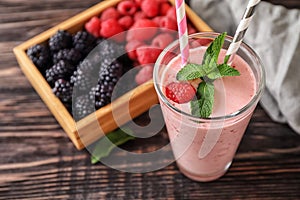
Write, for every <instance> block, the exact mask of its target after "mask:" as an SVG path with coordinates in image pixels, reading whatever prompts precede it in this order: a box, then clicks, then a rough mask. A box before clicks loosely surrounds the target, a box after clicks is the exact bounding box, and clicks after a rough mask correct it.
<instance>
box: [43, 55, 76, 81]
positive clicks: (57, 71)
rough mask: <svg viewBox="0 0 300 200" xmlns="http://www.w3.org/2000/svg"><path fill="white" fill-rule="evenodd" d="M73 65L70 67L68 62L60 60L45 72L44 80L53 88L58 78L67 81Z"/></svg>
mask: <svg viewBox="0 0 300 200" xmlns="http://www.w3.org/2000/svg"><path fill="white" fill-rule="evenodd" d="M74 68H75V67H74V65H71V64H70V63H69V62H68V61H64V60H60V61H59V62H58V63H56V64H54V65H53V66H52V67H51V68H49V69H47V70H46V73H45V78H46V80H47V82H48V83H49V84H50V85H51V86H53V85H54V82H55V81H56V80H58V79H60V78H63V79H66V80H69V79H70V76H71V75H72V74H73V71H74V70H75V69H74Z"/></svg>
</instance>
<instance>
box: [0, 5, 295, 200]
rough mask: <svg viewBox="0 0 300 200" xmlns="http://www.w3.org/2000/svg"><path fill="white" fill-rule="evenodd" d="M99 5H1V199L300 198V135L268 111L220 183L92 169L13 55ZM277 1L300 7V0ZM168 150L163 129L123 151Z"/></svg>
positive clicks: (172, 170) (171, 171)
mask: <svg viewBox="0 0 300 200" xmlns="http://www.w3.org/2000/svg"><path fill="white" fill-rule="evenodd" d="M98 2H99V1H96V0H85V1H80V0H65V1H62V0H41V1H37V0H0V58H1V59H0V118H1V120H0V151H1V154H0V200H10V199H30V200H34V199H300V146H299V141H300V136H299V135H298V134H296V133H295V132H293V131H292V130H291V129H290V128H289V127H288V126H287V125H283V124H278V123H274V122H273V121H272V120H271V119H270V118H269V117H268V116H267V115H266V113H265V112H264V111H263V110H262V109H261V107H258V108H257V109H256V111H255V113H254V116H253V118H252V120H251V123H250V125H249V127H248V129H247V131H246V134H245V136H244V138H243V140H242V142H241V145H240V147H239V149H238V152H237V154H236V156H235V158H234V161H233V164H232V166H231V168H230V169H229V171H228V173H227V174H226V175H225V176H223V177H222V178H221V179H219V180H218V181H215V182H210V183H197V182H194V181H191V180H190V179H187V178H186V177H184V176H183V175H182V174H181V173H180V172H179V171H178V168H177V166H176V164H174V163H172V164H170V165H169V166H167V167H165V168H163V169H160V170H157V171H154V172H149V173H125V172H120V171H118V170H115V169H111V168H109V167H107V166H105V165H103V164H96V165H92V164H91V163H90V153H89V152H88V151H87V150H83V151H78V150H76V148H75V147H74V145H73V144H72V143H71V141H70V140H69V138H68V137H67V135H66V134H65V133H64V132H63V130H62V129H61V127H60V126H59V124H58V123H57V122H56V120H55V119H54V117H53V116H52V115H51V113H50V111H49V110H48V109H47V107H46V106H45V104H44V103H43V102H42V101H41V99H40V97H39V96H38V95H37V93H36V92H35V91H34V90H33V88H32V87H31V85H30V84H29V82H28V80H27V79H26V78H25V76H24V75H23V73H22V72H21V70H20V68H19V66H18V64H17V62H16V59H15V57H14V55H13V53H12V49H13V47H15V46H17V45H18V44H20V43H22V42H24V41H26V40H27V39H29V38H31V37H33V36H35V35H37V34H38V33H41V32H43V31H45V30H47V29H48V28H50V27H52V26H54V25H56V24H58V23H59V22H61V21H63V20H65V19H67V18H69V17H71V16H73V15H75V14H77V13H79V12H80V11H83V10H84V9H86V8H88V7H91V6H93V5H95V4H96V3H98ZM270 2H272V3H276V4H281V5H284V6H286V7H288V8H300V1H299V0H285V1H279V0H278V1H277V0H270ZM156 115H157V116H156V117H159V116H161V114H160V113H159V112H158V113H156ZM148 118H149V117H148V115H147V113H145V114H143V115H141V116H140V117H138V118H137V119H136V122H137V123H139V124H147V122H148V120H149V119H148ZM166 143H168V139H167V135H166V130H165V128H163V129H162V130H161V132H160V134H158V135H157V136H155V137H152V138H149V139H137V140H135V141H130V142H129V143H127V144H125V145H123V148H125V149H128V150H130V151H133V152H148V151H152V150H153V149H157V148H160V147H161V146H163V145H165V144H166ZM113 154H114V156H116V157H117V158H118V159H119V160H125V159H126V158H124V156H122V155H121V154H117V153H113ZM131 165H132V167H138V166H139V162H136V163H131Z"/></svg>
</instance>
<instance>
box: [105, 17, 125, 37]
mask: <svg viewBox="0 0 300 200" xmlns="http://www.w3.org/2000/svg"><path fill="white" fill-rule="evenodd" d="M123 31H124V30H123V28H122V27H121V26H120V25H119V23H118V21H117V20H116V19H108V20H106V21H104V22H102V27H101V31H100V34H101V36H102V37H104V38H110V37H112V36H114V35H116V34H119V33H121V32H123ZM119 36H120V37H119ZM123 36H124V34H121V35H118V36H116V37H114V39H115V40H117V41H119V42H120V41H122V40H123V39H124V38H123Z"/></svg>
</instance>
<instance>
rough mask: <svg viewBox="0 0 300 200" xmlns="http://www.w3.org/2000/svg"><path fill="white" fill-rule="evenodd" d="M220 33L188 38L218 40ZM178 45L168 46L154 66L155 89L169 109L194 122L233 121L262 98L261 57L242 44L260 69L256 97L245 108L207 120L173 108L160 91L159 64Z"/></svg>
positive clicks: (173, 43)
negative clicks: (158, 80)
mask: <svg viewBox="0 0 300 200" xmlns="http://www.w3.org/2000/svg"><path fill="white" fill-rule="evenodd" d="M219 34H220V33H217V32H200V33H194V34H191V35H189V36H188V38H189V39H190V38H195V37H198V38H199V37H202V38H216V37H217V36H218V35H219ZM225 40H227V41H228V42H230V43H231V42H232V40H233V37H231V36H228V35H227V36H226V38H225ZM176 45H179V41H178V40H176V41H174V42H172V43H171V44H170V45H168V46H167V47H166V48H165V49H164V50H163V51H162V52H161V54H160V55H159V57H158V58H157V60H156V62H155V65H154V70H153V83H154V87H155V90H156V91H157V93H158V96H159V98H160V99H161V100H162V101H163V102H164V103H165V104H166V105H167V106H168V108H170V109H172V110H174V111H175V112H177V113H178V114H181V115H184V116H187V117H189V118H191V119H192V120H194V121H200V122H201V121H202V122H206V121H219V120H224V119H232V118H234V117H236V116H239V115H241V114H243V113H245V112H246V111H247V110H249V109H250V108H251V107H252V106H253V105H254V104H255V103H256V102H257V100H258V99H259V98H260V97H261V95H262V92H263V89H264V87H265V70H264V66H263V64H262V61H261V59H260V57H259V56H258V55H257V53H256V52H255V51H254V50H253V49H252V48H251V47H250V46H249V45H248V44H246V43H245V42H242V43H241V46H240V48H242V49H245V51H246V52H249V53H250V55H251V56H250V58H251V59H254V60H255V63H258V64H259V66H260V67H258V68H259V71H260V76H259V78H260V80H259V85H258V88H257V90H256V92H255V95H254V96H253V97H252V99H251V101H249V102H248V103H247V104H246V105H245V106H243V107H242V108H240V109H239V110H237V111H236V112H233V113H230V114H228V115H223V116H217V117H207V118H202V117H196V116H194V115H192V114H189V113H186V112H184V111H182V110H180V109H178V108H176V107H175V106H173V105H172V104H171V103H170V101H169V100H168V99H167V97H166V96H165V95H164V93H163V91H162V90H161V89H160V87H159V85H160V84H158V83H157V79H158V69H159V64H158V63H159V62H160V61H161V60H162V59H163V57H164V56H165V55H166V53H167V52H168V51H169V50H170V49H171V48H173V47H175V46H176Z"/></svg>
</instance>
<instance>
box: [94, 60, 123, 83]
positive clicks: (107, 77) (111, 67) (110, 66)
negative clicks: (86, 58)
mask: <svg viewBox="0 0 300 200" xmlns="http://www.w3.org/2000/svg"><path fill="white" fill-rule="evenodd" d="M122 71H123V65H122V64H121V63H120V62H118V61H113V62H112V63H109V61H108V60H106V59H104V60H103V62H102V65H101V68H100V71H99V82H101V83H104V84H106V83H113V84H114V85H115V84H116V83H117V82H118V80H119V78H120V77H121V76H122Z"/></svg>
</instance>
